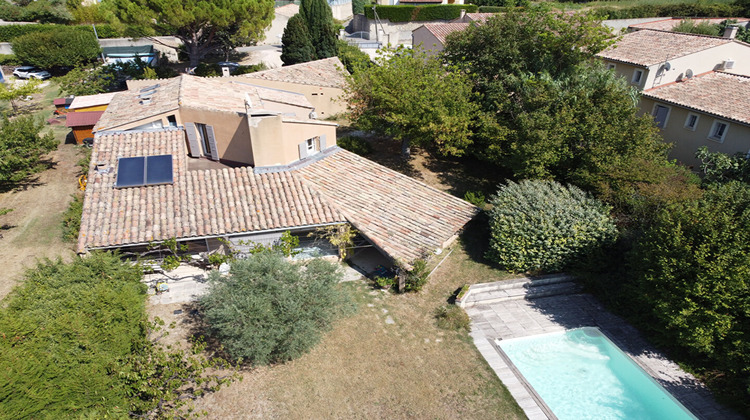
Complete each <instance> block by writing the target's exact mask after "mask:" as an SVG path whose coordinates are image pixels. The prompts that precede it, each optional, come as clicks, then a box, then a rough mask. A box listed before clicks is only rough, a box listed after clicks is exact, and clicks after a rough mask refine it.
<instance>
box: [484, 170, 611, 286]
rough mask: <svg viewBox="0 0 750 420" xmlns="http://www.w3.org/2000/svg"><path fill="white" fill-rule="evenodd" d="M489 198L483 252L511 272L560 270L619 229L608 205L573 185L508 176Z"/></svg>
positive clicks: (608, 239)
mask: <svg viewBox="0 0 750 420" xmlns="http://www.w3.org/2000/svg"><path fill="white" fill-rule="evenodd" d="M490 203H491V204H492V206H493V208H492V210H490V212H489V215H490V229H491V238H490V250H489V252H488V254H487V257H488V258H489V259H491V260H493V261H495V262H497V263H499V264H500V266H502V267H503V268H504V269H506V270H509V271H513V272H524V271H536V270H542V271H547V272H550V271H559V270H562V269H564V268H565V267H567V266H569V265H570V264H571V263H573V262H575V261H576V260H577V259H578V258H580V257H582V256H584V255H585V253H586V252H587V251H588V250H589V249H590V248H591V247H596V246H599V245H600V244H602V243H606V242H608V241H611V240H612V239H614V237H615V235H616V234H617V230H616V228H615V224H614V222H613V221H612V218H611V217H610V215H609V208H608V207H607V206H606V205H605V204H603V203H601V202H600V201H598V200H596V199H593V198H591V197H589V196H588V195H587V194H586V193H585V192H583V191H582V190H581V189H579V188H577V187H575V186H572V185H571V186H568V187H565V186H563V185H560V184H558V183H557V182H554V181H541V180H535V181H531V180H524V181H521V182H519V183H515V182H512V181H511V182H509V183H508V185H506V186H503V187H501V188H500V190H499V191H498V192H497V194H496V195H495V196H494V197H492V199H491V200H490Z"/></svg>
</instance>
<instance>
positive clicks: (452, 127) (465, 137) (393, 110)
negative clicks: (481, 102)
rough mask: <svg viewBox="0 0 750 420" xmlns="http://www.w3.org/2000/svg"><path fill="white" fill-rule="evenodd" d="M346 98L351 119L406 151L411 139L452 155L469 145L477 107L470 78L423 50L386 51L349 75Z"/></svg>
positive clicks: (461, 152)
mask: <svg viewBox="0 0 750 420" xmlns="http://www.w3.org/2000/svg"><path fill="white" fill-rule="evenodd" d="M345 96H346V99H347V103H348V112H349V117H350V118H351V120H352V121H353V122H354V123H355V124H356V125H357V126H358V127H359V128H361V129H363V130H373V131H376V132H378V133H380V134H384V135H387V136H390V137H393V138H395V139H396V140H399V141H401V144H402V152H403V153H404V155H407V156H408V154H409V147H410V145H411V144H412V143H415V144H418V145H422V146H431V147H434V148H435V149H437V150H438V151H439V152H440V153H441V154H444V155H454V156H460V155H461V154H463V152H464V151H465V150H466V148H467V147H468V146H469V145H470V144H471V132H470V128H469V124H470V122H471V119H472V116H473V114H474V113H475V112H476V111H477V109H478V108H477V106H476V105H475V104H474V103H473V102H472V101H471V99H472V93H471V84H470V82H469V80H468V78H467V77H466V76H465V75H463V74H462V73H458V72H451V71H446V67H445V66H443V65H442V64H441V63H440V62H439V61H438V60H437V59H434V58H429V59H428V58H427V57H426V56H425V55H424V54H423V53H422V52H414V51H412V50H405V49H399V50H395V51H386V52H385V53H384V54H381V55H380V57H379V58H378V59H377V60H376V65H374V66H371V67H367V68H362V69H360V70H359V71H357V72H355V73H354V74H352V75H351V77H350V78H349V79H348V83H347V86H346V88H345Z"/></svg>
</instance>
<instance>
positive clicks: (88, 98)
mask: <svg viewBox="0 0 750 420" xmlns="http://www.w3.org/2000/svg"><path fill="white" fill-rule="evenodd" d="M116 94H117V92H110V93H100V94H98V95H84V96H76V97H75V98H73V102H71V103H70V106H68V112H88V111H104V110H106V109H107V106H108V105H109V103H110V101H112V98H114V97H115V95H116Z"/></svg>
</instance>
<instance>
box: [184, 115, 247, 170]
mask: <svg viewBox="0 0 750 420" xmlns="http://www.w3.org/2000/svg"><path fill="white" fill-rule="evenodd" d="M180 116H181V117H182V121H184V122H191V123H199V124H206V125H210V126H212V127H213V128H214V136H215V138H216V147H217V149H218V151H219V159H222V160H227V161H232V162H238V163H245V164H248V165H252V164H253V152H252V148H251V145H250V131H249V130H248V126H247V117H245V116H244V115H239V114H236V113H232V112H218V111H209V110H205V109H196V108H189V107H182V108H181V109H180Z"/></svg>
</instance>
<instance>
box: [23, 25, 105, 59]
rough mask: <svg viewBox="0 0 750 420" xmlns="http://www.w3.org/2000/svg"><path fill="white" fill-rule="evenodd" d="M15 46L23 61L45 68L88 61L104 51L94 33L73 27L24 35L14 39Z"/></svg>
mask: <svg viewBox="0 0 750 420" xmlns="http://www.w3.org/2000/svg"><path fill="white" fill-rule="evenodd" d="M11 45H12V46H13V52H14V53H15V54H16V57H17V58H18V59H19V60H21V61H22V62H23V63H25V64H31V65H34V66H37V67H41V68H43V69H53V68H59V67H70V66H78V65H84V64H88V63H91V62H93V61H95V60H96V59H97V58H98V56H99V52H100V48H99V43H98V42H97V40H96V37H95V36H94V34H93V33H91V32H85V31H81V30H78V29H75V28H70V27H60V28H58V29H56V30H54V31H47V32H39V33H29V34H26V35H22V36H19V37H17V38H14V39H13V41H12V42H11Z"/></svg>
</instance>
